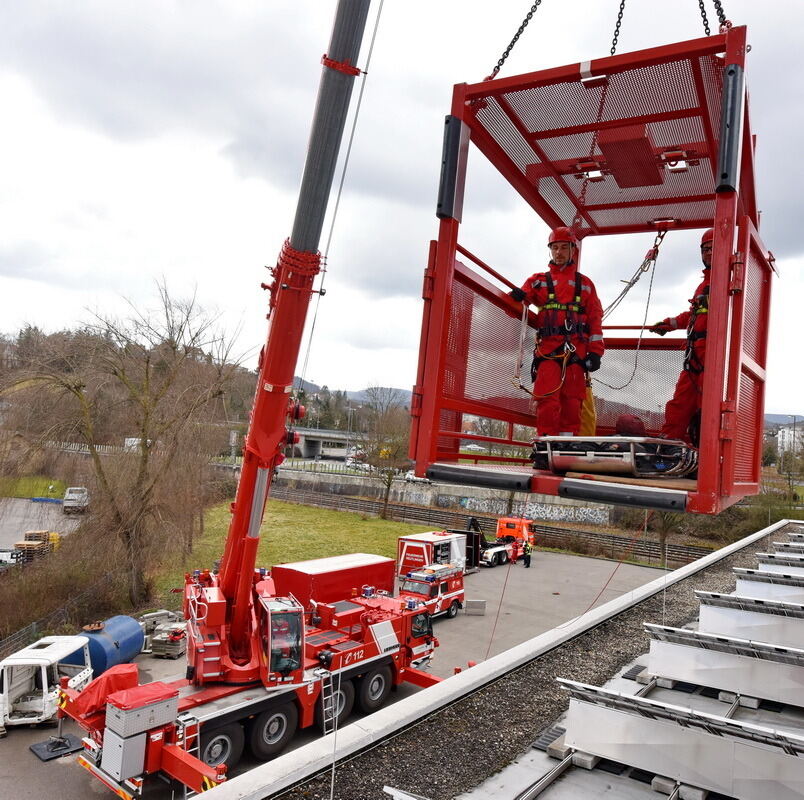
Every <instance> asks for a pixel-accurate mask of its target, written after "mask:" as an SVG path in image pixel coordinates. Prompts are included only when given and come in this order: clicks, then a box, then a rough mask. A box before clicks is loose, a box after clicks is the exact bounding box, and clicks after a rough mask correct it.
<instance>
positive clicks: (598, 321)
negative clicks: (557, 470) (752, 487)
mask: <svg viewBox="0 0 804 800" xmlns="http://www.w3.org/2000/svg"><path fill="white" fill-rule="evenodd" d="M576 280H577V282H578V284H579V286H578V289H577V291H576ZM551 283H552V287H551V285H550V284H551ZM522 291H523V292H524V293H525V302H526V303H531V304H533V305H535V306H539V312H538V314H537V315H536V322H537V339H536V350H535V352H534V367H535V369H536V373H535V378H534V382H533V397H534V399H535V400H536V432H537V433H538V435H539V436H557V435H558V434H560V433H571V434H572V435H573V436H574V435H577V433H578V430H579V428H580V424H581V406H582V405H583V400H584V397H585V396H586V369H585V368H584V366H583V362H584V359H585V358H586V356H587V355H589V354H590V353H594V354H596V355H597V356H602V355H603V352H604V350H605V346H604V344H603V329H602V321H603V308H602V306H601V305H600V300H599V299H598V296H597V291H596V290H595V285H594V284H593V283H592V281H591V280H589V278H587V277H586V276H585V275H581V273H579V272H578V271H577V269H576V266H575V264H574V263H573V262H570V263H568V264H565V265H564V266H563V267H559V266H557V265H556V264H554V263H553V262H552V261H551V262H550V263H549V265H548V271H547V272H537V273H536V274H535V275H531V276H530V278H528V279H527V280H526V281H525V283H524V284H523V285H522ZM551 295H552V296H551ZM573 348H574V352H573ZM567 351H569V355H568V357H567V361H566V371H565V374H564V380H563V383H562V380H561V372H562V358H561V357H562V356H563V354H564V353H565V352H567Z"/></svg>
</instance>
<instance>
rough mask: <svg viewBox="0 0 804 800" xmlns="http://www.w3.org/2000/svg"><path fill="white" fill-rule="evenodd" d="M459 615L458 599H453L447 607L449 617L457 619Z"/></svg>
mask: <svg viewBox="0 0 804 800" xmlns="http://www.w3.org/2000/svg"><path fill="white" fill-rule="evenodd" d="M457 616H458V601H457V600H453V601H452V602H451V603H450V604H449V608H448V609H447V619H455V617H457Z"/></svg>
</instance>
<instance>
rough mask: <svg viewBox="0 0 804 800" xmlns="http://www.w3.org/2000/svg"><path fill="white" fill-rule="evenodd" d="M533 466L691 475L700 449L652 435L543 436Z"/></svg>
mask: <svg viewBox="0 0 804 800" xmlns="http://www.w3.org/2000/svg"><path fill="white" fill-rule="evenodd" d="M531 460H532V461H533V467H534V469H540V470H549V471H550V472H555V473H566V472H589V473H600V474H603V475H630V476H632V477H634V478H655V477H661V476H672V477H674V478H682V477H686V476H691V475H692V474H693V473H695V472H696V470H697V469H698V451H697V450H696V449H695V448H694V447H691V446H689V445H687V444H686V443H685V442H683V441H681V440H679V439H660V438H655V437H651V436H591V437H584V436H572V437H570V436H540V437H538V438H537V439H535V440H534V442H533V451H532V453H531Z"/></svg>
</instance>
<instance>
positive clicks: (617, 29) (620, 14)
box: [609, 0, 625, 55]
mask: <svg viewBox="0 0 804 800" xmlns="http://www.w3.org/2000/svg"><path fill="white" fill-rule="evenodd" d="M624 10H625V0H620V10H619V12H618V13H617V24H616V25H615V26H614V38H613V39H612V40H611V50H610V51H609V52H610V53H611V54H612V55H614V53H615V52H617V41H618V39H619V38H620V25H622V24H623V11H624Z"/></svg>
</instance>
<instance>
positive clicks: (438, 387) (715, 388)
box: [411, 28, 771, 513]
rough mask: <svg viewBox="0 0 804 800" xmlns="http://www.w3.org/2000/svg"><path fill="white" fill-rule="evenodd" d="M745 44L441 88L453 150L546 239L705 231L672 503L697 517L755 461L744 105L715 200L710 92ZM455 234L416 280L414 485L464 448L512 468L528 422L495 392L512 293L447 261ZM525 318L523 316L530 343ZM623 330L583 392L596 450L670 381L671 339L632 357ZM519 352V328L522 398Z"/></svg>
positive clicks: (651, 413) (759, 376)
mask: <svg viewBox="0 0 804 800" xmlns="http://www.w3.org/2000/svg"><path fill="white" fill-rule="evenodd" d="M745 39H746V31H745V28H732V29H730V30H729V31H727V32H726V33H723V34H720V35H718V36H711V37H708V38H704V39H696V40H692V41H690V42H681V43H678V44H673V45H667V46H665V47H659V48H652V49H651V50H645V51H640V52H637V53H630V54H624V55H619V56H615V57H611V58H603V59H598V60H596V61H592V62H591V63H587V64H585V65H583V67H582V66H581V65H580V64H573V65H568V66H565V67H557V68H555V69H550V70H544V71H542V72H533V73H529V74H526V75H520V76H513V77H510V78H505V79H496V80H493V81H487V82H484V83H480V84H474V85H466V84H459V85H458V86H456V87H455V92H454V96H453V105H452V114H453V116H455V117H457V118H459V119H460V120H461V121H462V122H463V123H464V124H465V125H466V126H468V128H469V133H470V140H471V141H472V142H473V143H474V144H475V145H476V147H477V148H478V149H479V150H480V151H481V152H482V153H483V154H485V155H486V156H487V157H488V159H489V160H490V161H491V163H492V164H493V165H494V166H495V167H496V168H497V169H498V170H499V172H500V173H501V174H502V175H503V176H504V177H505V178H506V179H507V180H508V181H509V183H510V184H511V185H512V187H513V188H514V189H515V190H516V191H517V192H519V194H520V195H521V196H522V197H523V198H524V199H525V200H526V201H527V202H528V203H529V204H530V205H531V206H532V207H533V209H534V210H535V211H536V212H537V213H538V214H539V215H540V216H541V218H542V219H543V220H544V221H545V222H546V223H547V224H548V225H550V226H556V225H560V224H564V225H570V226H572V227H573V228H574V229H575V231H576V233H577V234H578V235H579V237H580V238H583V237H584V236H587V235H598V234H613V233H630V232H646V231H656V230H658V229H669V228H706V227H710V226H711V227H714V229H715V239H714V251H713V257H712V258H713V263H712V289H711V295H710V309H709V310H710V313H709V317H708V319H709V337H708V339H707V358H706V360H707V368H706V371H705V373H704V379H703V382H704V391H703V399H702V413H701V432H700V443H701V444H700V463H701V469H700V470H699V478H698V482H697V489H695V490H692V491H690V492H689V496H688V500H687V509H688V510H691V511H698V512H703V513H716V512H717V511H718V510H720V509H721V508H723V507H725V506H726V505H728V504H730V503H732V502H734V501H735V500H737V499H738V498H739V497H740V496H742V495H745V494H748V493H753V492H756V491H757V486H758V476H759V455H760V454H761V448H762V413H763V405H764V382H765V373H764V370H765V357H766V348H767V322H768V315H769V290H770V278H771V268H770V266H769V263H768V254H767V251H766V250H765V249H764V247H763V246H762V244H761V243H760V242H759V239H758V236H757V234H756V225H757V223H758V220H757V217H756V201H755V197H754V176H753V167H754V163H753V139H752V137H751V131H750V122H749V119H748V110H747V103H746V107H745V109H744V114H743V121H742V133H741V141H742V156H741V159H740V165H741V172H740V176H739V181H738V183H739V185H738V190H737V191H732V190H730V189H729V188H728V187H720V188H721V189H722V191H720V192H719V193H718V192H716V191H715V189H716V185H715V174H716V172H717V159H718V144H719V143H718V137H719V135H720V114H721V100H722V94H723V81H722V74H723V71H724V65H725V64H729V65H737V66H738V67H739V68H742V65H743V62H744V56H745ZM582 74H583V75H584V76H588V75H592V76H594V79H593V80H591V81H588V80H584V79H582ZM734 129H735V128H732V130H734ZM601 133H602V135H603V138H604V141H603V146H602V147H601V146H600V145H601V142H600V135H601ZM606 153H608V157H609V158H611V161H612V163H611V165H609V164H608V163H607V156H606ZM629 153H632V154H633V157H634V159H635V160H636V163H635V165H631V164H629V163H628V157H629ZM651 154H652V157H653V158H654V159H655V163H651ZM590 162H591V163H590ZM610 166H611V168H609V167H610ZM592 168H596V169H597V170H599V173H600V174H590V173H589V172H588V171H589V170H591V169H592ZM593 178H595V179H594V180H593ZM640 181H641V182H643V183H644V184H645V185H634V184H635V183H636V184H638V183H640ZM459 228H460V224H459V221H458V220H456V219H452V218H448V217H447V218H442V221H441V227H440V232H439V240H438V243H437V244H436V243H433V246H432V247H431V258H430V264H429V266H428V271H427V273H426V276H427V277H426V281H425V292H424V297H425V314H424V325H423V331H422V351H421V355H420V364H419V373H418V378H417V385H416V387H415V390H414V401H413V408H414V417H415V419H414V426H413V437H412V448H411V453H412V455H413V457H414V458H415V459H416V464H417V471H418V472H419V473H420V474H421V473H423V472H424V469H425V468H426V467H427V465H429V464H432V463H434V462H435V461H446V462H452V463H456V462H458V461H460V460H461V458H462V454H461V453H460V452H459V448H460V443H461V439H465V438H467V437H471V438H475V439H479V440H481V441H483V440H484V439H485V441H486V443H487V445H488V451H487V453H486V454H477V455H474V454H473V460H477V461H480V462H483V463H494V462H497V463H504V462H506V461H519V462H522V460H523V459H522V458H520V457H519V456H523V457H524V456H525V455H526V451H527V448H526V447H523V446H522V445H523V442H525V441H526V440H527V438H528V435H527V433H523V431H527V430H528V427H532V426H533V423H534V421H535V418H534V413H533V412H534V408H533V401H532V400H531V398H530V397H529V396H528V394H527V393H526V392H524V391H522V390H520V389H518V388H515V387H514V386H513V385H512V377H513V375H514V372H515V369H516V363H515V362H516V358H517V352H518V348H519V335H520V320H519V314H520V312H521V306H520V304H518V303H515V302H513V301H512V300H511V299H510V298H509V297H508V296H507V290H508V289H509V288H511V287H512V286H514V285H519V282H520V279H521V277H522V276H520V275H517V276H514V277H515V280H514V281H513V282H512V281H511V280H509V278H507V277H506V276H504V275H502V274H500V272H499V271H497V270H496V269H495V266H494V265H493V261H491V262H490V263H491V265H492V266H489V265H488V264H486V263H484V262H483V261H481V260H480V259H479V258H478V257H477V256H476V255H473V254H471V253H469V252H468V251H467V250H466V249H465V248H463V247H461V246H460V245H459V244H458V233H459ZM735 243H737V244H736V247H735ZM458 253H460V257H458ZM486 255H487V254H484V257H486ZM602 300H603V304H604V305H605V304H606V300H607V298H602ZM534 318H535V315H534V313H533V312H532V311H531V313H530V315H529V317H528V319H529V324H530V326H532V324H533V320H534ZM631 327H632V329H633V330H631V331H629V332H628V334H627V335H623V334H624V331H625V329H620V330H608V331H606V332H605V338H606V354H605V357H604V359H603V366H602V368H601V369H600V371H599V372H597V373H595V374H594V376H593V378H594V380H593V391H594V394H595V406H596V411H597V431H596V434H597V435H607V434H611V433H612V432H613V430H614V426H615V422H616V419H617V417H618V416H619V415H620V414H624V413H628V414H635V415H637V416H639V417H640V418H641V419H642V420H643V422H644V423H645V425H646V428H647V429H648V432H649V433H654V434H655V433H658V432H659V430H660V428H661V425H662V422H663V418H664V408H665V404H666V403H667V401H668V400H669V399H670V397H671V396H672V394H673V390H674V387H675V383H676V380H677V379H678V376H679V374H680V372H681V370H682V362H683V350H684V347H685V340H684V339H683V338H673V337H667V338H665V339H659V338H657V337H655V336H652V335H649V334H647V333H646V334H645V337H644V338H643V339H641V340H640V339H639V336H638V326H636V325H634V326H631ZM533 342H534V334H533V330H532V327H531V328H529V330H528V334H527V338H526V343H525V347H524V353H525V356H524V362H525V363H524V365H523V367H522V370H521V380H522V383H523V385H524V386H525V387H530V369H529V368H530V360H531V354H532V350H533ZM481 423H482V424H481ZM523 426H524V427H523ZM515 428H516V430H515ZM481 430H482V431H483V432H482V433H481V432H479V431H481ZM491 431H494V432H493V433H491ZM517 445H519V447H517ZM476 452H477V451H476ZM531 486H532V487H538V489H539V491H548V492H550V491H552V492H558V491H559V490H560V479H553V478H551V477H550V476H545V475H543V474H541V473H539V474H537V476H536V477H535V478H534V479H533V480H532V483H531Z"/></svg>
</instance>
